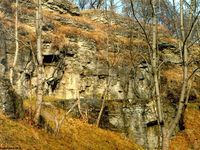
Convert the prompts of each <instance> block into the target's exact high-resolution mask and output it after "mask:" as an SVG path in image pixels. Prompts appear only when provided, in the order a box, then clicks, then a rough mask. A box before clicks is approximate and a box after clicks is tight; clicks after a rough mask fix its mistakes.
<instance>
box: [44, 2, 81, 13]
mask: <svg viewBox="0 0 200 150" xmlns="http://www.w3.org/2000/svg"><path fill="white" fill-rule="evenodd" d="M44 5H45V6H47V7H49V8H50V9H53V10H56V11H59V12H60V13H70V14H72V15H80V10H79V8H78V6H76V5H74V4H73V3H71V2H69V1H68V0H46V3H45V4H44Z"/></svg>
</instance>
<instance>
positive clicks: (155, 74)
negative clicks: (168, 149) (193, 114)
mask: <svg viewBox="0 0 200 150" xmlns="http://www.w3.org/2000/svg"><path fill="white" fill-rule="evenodd" d="M155 7H156V6H155V0H152V9H153V16H152V19H153V43H152V71H153V78H154V88H155V97H156V110H157V116H158V125H159V135H158V136H159V143H158V147H160V144H161V139H162V124H163V118H162V108H161V98H160V87H159V84H160V83H159V75H158V74H159V71H158V52H157V16H156V10H155Z"/></svg>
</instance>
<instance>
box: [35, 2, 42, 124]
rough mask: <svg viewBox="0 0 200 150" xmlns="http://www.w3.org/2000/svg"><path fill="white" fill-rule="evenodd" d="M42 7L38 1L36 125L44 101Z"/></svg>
mask: <svg viewBox="0 0 200 150" xmlns="http://www.w3.org/2000/svg"><path fill="white" fill-rule="evenodd" d="M41 34H42V5H41V0H37V10H36V36H37V100H36V113H35V117H34V121H35V123H38V121H39V117H40V113H41V108H42V101H43V58H42V43H41V40H42V39H41Z"/></svg>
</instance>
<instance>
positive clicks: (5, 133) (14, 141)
mask: <svg viewBox="0 0 200 150" xmlns="http://www.w3.org/2000/svg"><path fill="white" fill-rule="evenodd" d="M54 100H55V99H54V97H45V101H46V102H47V101H50V102H52V101H54ZM34 102H35V101H34V100H33V99H32V100H25V108H27V107H30V106H34ZM33 109H34V108H33ZM42 114H46V116H47V117H46V116H45V117H46V118H45V120H46V121H47V122H48V123H49V125H50V126H51V127H53V125H54V123H53V121H52V119H54V116H57V117H58V119H60V118H61V117H62V115H63V114H64V111H63V110H59V109H56V108H54V109H52V108H50V107H44V108H43V112H42ZM49 116H50V117H49ZM0 133H1V134H0V147H2V146H3V147H6V146H7V147H12V146H14V147H16V146H19V147H21V148H22V149H48V150H51V149H52V150H62V149H65V150H68V149H69V150H72V149H76V150H90V149H91V150H140V149H142V148H141V147H139V146H137V145H136V144H134V142H133V141H130V140H128V139H126V138H125V137H124V136H122V135H120V134H118V133H114V132H111V131H107V130H103V129H99V128H97V127H95V126H93V125H89V124H87V123H85V122H83V121H81V120H78V119H72V118H69V117H67V118H66V119H65V121H64V124H63V126H62V127H61V130H60V133H59V135H58V136H55V135H53V134H52V133H51V134H50V133H47V132H46V131H45V130H44V129H38V128H36V127H33V126H32V125H30V124H29V121H28V118H27V117H26V119H24V120H21V121H14V120H9V119H8V118H6V117H5V116H4V115H2V114H0Z"/></svg>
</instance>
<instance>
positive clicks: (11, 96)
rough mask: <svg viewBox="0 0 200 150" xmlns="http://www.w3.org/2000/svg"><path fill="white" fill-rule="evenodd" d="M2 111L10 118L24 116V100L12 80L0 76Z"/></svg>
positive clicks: (0, 106) (0, 104) (0, 108)
mask: <svg viewBox="0 0 200 150" xmlns="http://www.w3.org/2000/svg"><path fill="white" fill-rule="evenodd" d="M0 111H1V112H3V113H4V114H6V115H8V116H9V117H10V118H16V119H17V118H21V117H22V116H23V101H22V98H21V97H20V96H19V95H17V94H16V92H15V91H14V89H13V88H12V86H11V84H10V81H9V80H8V79H5V78H2V77H1V78H0Z"/></svg>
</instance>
